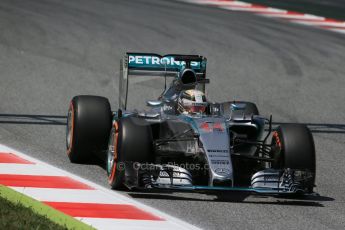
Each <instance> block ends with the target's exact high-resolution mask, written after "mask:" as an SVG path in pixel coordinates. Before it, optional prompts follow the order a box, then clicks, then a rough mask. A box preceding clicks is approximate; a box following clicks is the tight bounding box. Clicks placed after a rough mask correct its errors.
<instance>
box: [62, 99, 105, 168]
mask: <svg viewBox="0 0 345 230" xmlns="http://www.w3.org/2000/svg"><path fill="white" fill-rule="evenodd" d="M111 120H112V113H111V109H110V104H109V101H108V99H106V98H104V97H98V96H88V95H82V96H75V97H74V98H73V99H72V101H71V103H70V106H69V109H68V118H67V130H66V147H67V155H68V158H69V159H70V161H71V162H73V163H85V162H88V161H90V160H91V156H92V155H91V154H92V153H97V154H100V155H99V157H100V158H102V157H103V159H104V156H103V155H102V154H101V153H102V151H104V150H105V149H107V140H108V135H109V132H110V128H111Z"/></svg>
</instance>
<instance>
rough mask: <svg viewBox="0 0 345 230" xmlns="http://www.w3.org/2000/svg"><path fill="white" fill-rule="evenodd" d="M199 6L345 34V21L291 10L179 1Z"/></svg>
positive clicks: (230, 1) (218, 0) (231, 0)
mask: <svg viewBox="0 0 345 230" xmlns="http://www.w3.org/2000/svg"><path fill="white" fill-rule="evenodd" d="M179 1H182V2H188V3H194V4H199V5H208V6H215V7H218V8H221V9H225V10H232V11H246V12H251V13H254V14H257V15H261V16H265V17H269V18H278V19H282V20H285V21H290V22H293V23H298V24H303V25H308V26H314V27H318V28H322V29H327V30H331V31H335V32H339V33H344V34H345V21H340V20H335V19H331V18H325V17H320V16H316V15H311V14H304V13H299V12H294V11H290V10H284V9H277V8H272V7H268V6H264V5H258V4H251V3H246V2H241V1H235V0H179Z"/></svg>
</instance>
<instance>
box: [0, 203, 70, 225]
mask: <svg viewBox="0 0 345 230" xmlns="http://www.w3.org/2000/svg"><path fill="white" fill-rule="evenodd" d="M0 229H35V230H38V229H56V230H62V229H67V228H66V227H63V226H61V225H58V224H56V223H54V222H52V221H50V220H49V219H48V218H47V217H44V216H40V215H37V214H36V213H34V212H33V211H32V210H31V209H30V208H26V207H24V206H23V205H21V204H20V203H16V204H15V203H12V202H10V201H8V200H6V199H4V198H2V197H0Z"/></svg>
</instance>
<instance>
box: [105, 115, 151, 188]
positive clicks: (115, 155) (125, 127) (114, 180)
mask: <svg viewBox="0 0 345 230" xmlns="http://www.w3.org/2000/svg"><path fill="white" fill-rule="evenodd" d="M152 161H153V138H152V130H151V127H150V125H149V124H148V123H147V122H146V121H145V120H144V119H140V118H136V117H126V118H122V119H121V120H119V121H118V122H116V123H115V124H114V127H113V128H112V131H111V135H110V141H109V148H108V158H107V173H108V182H109V184H110V186H111V188H112V189H121V188H123V183H124V174H125V170H124V169H125V162H126V163H130V164H126V166H127V167H128V166H129V165H131V166H132V167H133V166H134V164H136V163H151V162H152Z"/></svg>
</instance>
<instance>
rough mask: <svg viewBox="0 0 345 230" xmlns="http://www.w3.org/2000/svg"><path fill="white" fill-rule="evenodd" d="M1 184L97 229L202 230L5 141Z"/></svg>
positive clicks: (0, 148) (0, 151)
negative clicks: (48, 162) (30, 155)
mask: <svg viewBox="0 0 345 230" xmlns="http://www.w3.org/2000/svg"><path fill="white" fill-rule="evenodd" d="M0 184H2V185H5V186H7V187H10V188H12V189H14V190H16V191H18V192H20V193H23V194H25V195H27V196H29V197H32V198H34V199H36V200H38V201H41V202H43V203H45V204H47V205H49V206H51V207H53V208H55V209H57V210H59V211H61V212H63V213H65V214H67V215H70V216H72V217H74V218H76V219H78V220H80V221H82V222H84V223H86V224H89V225H91V226H93V227H95V228H97V229H123V230H127V229H150V230H154V229H171V230H172V229H198V228H197V227H195V226H193V225H190V224H188V223H186V222H183V221H182V220H179V219H177V218H175V217H172V216H170V215H167V214H165V213H163V212H161V211H158V210H156V209H154V208H151V207H149V206H147V205H144V204H142V203H140V202H137V201H135V200H133V199H131V198H129V197H127V196H125V195H122V194H120V193H118V192H116V191H113V190H110V189H107V188H105V187H102V186H100V185H97V184H95V183H93V182H91V181H88V180H86V179H83V178H81V177H79V176H76V175H74V174H71V173H69V172H66V171H64V170H61V169H58V168H56V167H54V166H51V165H49V164H47V163H44V162H42V161H39V160H37V159H34V158H32V157H29V156H27V155H25V154H23V153H21V152H18V151H16V150H14V149H11V148H8V147H7V146H4V145H1V144H0Z"/></svg>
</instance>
